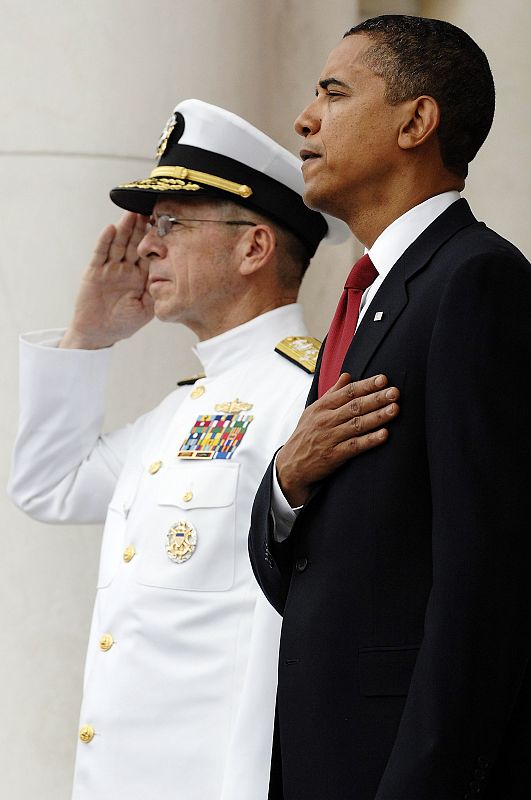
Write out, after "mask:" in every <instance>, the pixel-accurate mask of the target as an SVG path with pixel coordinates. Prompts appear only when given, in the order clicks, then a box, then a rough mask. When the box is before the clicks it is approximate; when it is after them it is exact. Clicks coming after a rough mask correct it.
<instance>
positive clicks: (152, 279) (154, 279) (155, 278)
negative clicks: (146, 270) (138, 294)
mask: <svg viewBox="0 0 531 800" xmlns="http://www.w3.org/2000/svg"><path fill="white" fill-rule="evenodd" d="M167 282H168V279H167V278H163V277H162V275H150V276H149V279H148V286H147V288H148V291H150V290H151V289H152V287H153V286H155V284H161V283H167Z"/></svg>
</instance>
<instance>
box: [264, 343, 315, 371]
mask: <svg viewBox="0 0 531 800" xmlns="http://www.w3.org/2000/svg"><path fill="white" fill-rule="evenodd" d="M320 348H321V342H320V341H319V339H313V338H312V337H311V336H286V338H285V339H282V341H281V342H279V343H278V344H277V346H276V347H275V353H279V354H280V355H281V356H284V358H287V359H288V361H291V362H292V363H293V364H296V365H297V366H298V367H300V368H301V369H303V370H304V371H305V372H309V373H310V375H313V373H314V372H315V366H316V364H317V357H318V355H319V350H320Z"/></svg>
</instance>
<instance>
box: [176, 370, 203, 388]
mask: <svg viewBox="0 0 531 800" xmlns="http://www.w3.org/2000/svg"><path fill="white" fill-rule="evenodd" d="M201 378H206V375H205V373H204V372H198V373H197V375H191V376H190V377H189V378H183V379H182V380H180V381H177V386H193V385H194V383H195V382H196V381H198V380H200V379H201Z"/></svg>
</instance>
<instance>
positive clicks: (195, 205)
mask: <svg viewBox="0 0 531 800" xmlns="http://www.w3.org/2000/svg"><path fill="white" fill-rule="evenodd" d="M219 208H220V203H219V202H218V201H216V200H212V199H210V200H206V199H205V200H201V199H200V198H198V197H197V198H188V199H179V198H176V197H164V196H162V197H158V198H157V201H156V203H155V205H154V206H153V212H154V213H155V214H168V215H169V216H175V217H176V216H179V217H202V216H204V215H205V214H208V213H210V212H214V213H216V212H217V211H219Z"/></svg>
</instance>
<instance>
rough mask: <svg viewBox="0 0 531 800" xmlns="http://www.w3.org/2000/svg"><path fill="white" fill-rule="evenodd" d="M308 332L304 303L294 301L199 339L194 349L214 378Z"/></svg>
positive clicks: (209, 375) (210, 376) (207, 371)
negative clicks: (304, 316) (279, 343)
mask: <svg viewBox="0 0 531 800" xmlns="http://www.w3.org/2000/svg"><path fill="white" fill-rule="evenodd" d="M305 334H306V326H305V324H304V320H303V316H302V306H301V305H300V304H299V303H290V304H289V305H286V306H280V307H279V308H275V309H273V310H272V311H267V312H266V313H265V314H260V315H259V316H258V317H255V318H254V319H251V320H249V322H245V323H244V324H243V325H238V326H237V327H236V328H231V330H230V331H225V333H220V334H219V336H214V337H212V339H205V341H203V342H198V343H197V344H196V345H195V347H194V348H193V351H194V353H195V354H196V356H197V357H198V359H199V360H200V362H201V364H202V365H203V369H204V371H205V373H206V375H207V377H209V378H212V377H215V376H216V375H219V374H221V373H224V372H227V371H228V370H230V369H232V368H233V367H235V366H242V364H243V363H244V362H245V361H246V360H251V361H252V360H254V359H256V358H257V356H261V355H262V354H265V353H272V352H273V350H274V349H275V345H277V344H278V342H279V341H280V340H281V339H283V338H284V337H286V336H304V335H305Z"/></svg>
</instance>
